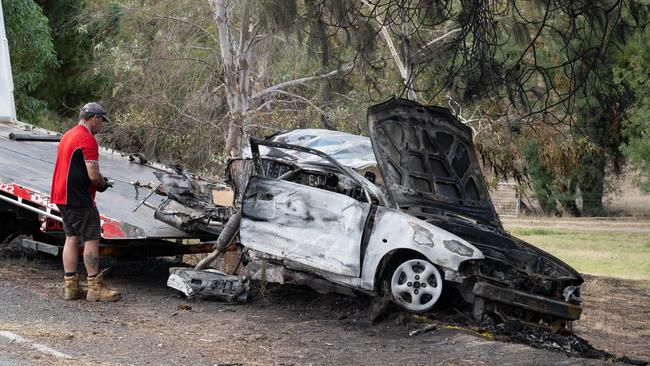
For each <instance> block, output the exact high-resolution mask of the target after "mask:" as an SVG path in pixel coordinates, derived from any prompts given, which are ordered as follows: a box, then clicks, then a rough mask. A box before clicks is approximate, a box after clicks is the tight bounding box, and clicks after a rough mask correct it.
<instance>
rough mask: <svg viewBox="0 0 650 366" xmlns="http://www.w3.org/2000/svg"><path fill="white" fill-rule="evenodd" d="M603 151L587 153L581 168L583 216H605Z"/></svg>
mask: <svg viewBox="0 0 650 366" xmlns="http://www.w3.org/2000/svg"><path fill="white" fill-rule="evenodd" d="M603 155H604V154H603V152H602V151H591V152H585V154H584V156H583V157H582V164H581V167H580V191H581V192H582V214H583V215H584V216H604V215H605V214H606V211H605V207H604V206H603V187H604V185H605V157H604V156H603Z"/></svg>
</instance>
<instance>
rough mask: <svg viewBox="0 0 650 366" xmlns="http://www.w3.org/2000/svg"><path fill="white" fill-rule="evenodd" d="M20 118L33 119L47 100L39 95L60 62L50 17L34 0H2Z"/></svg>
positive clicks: (15, 96)
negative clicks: (3, 0) (46, 80)
mask: <svg viewBox="0 0 650 366" xmlns="http://www.w3.org/2000/svg"><path fill="white" fill-rule="evenodd" d="M2 5H3V11H4V15H5V27H6V32H7V39H8V41H9V52H10V56H11V64H12V72H13V80H14V89H15V91H14V99H15V101H16V111H17V114H18V118H19V119H21V120H23V121H28V122H30V121H31V122H33V121H35V120H36V118H37V116H38V114H39V113H40V112H41V111H42V110H43V109H45V108H46V106H47V103H46V102H45V101H44V100H42V99H39V98H38V97H36V95H38V94H39V90H38V89H39V88H41V87H42V82H43V80H44V79H45V78H46V76H47V74H48V73H50V72H51V71H52V70H53V69H55V68H56V67H57V66H58V62H57V59H56V54H55V51H54V45H53V43H52V35H51V31H50V27H49V25H48V20H47V18H46V17H45V16H44V15H43V11H42V9H41V8H40V7H39V6H38V5H37V4H36V3H35V2H34V1H33V0H12V1H5V2H3V4H2Z"/></svg>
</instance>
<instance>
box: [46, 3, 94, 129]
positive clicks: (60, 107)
mask: <svg viewBox="0 0 650 366" xmlns="http://www.w3.org/2000/svg"><path fill="white" fill-rule="evenodd" d="M36 2H37V3H38V4H39V5H40V6H41V7H42V8H43V13H44V15H45V16H46V17H47V18H48V20H49V24H50V26H51V28H52V36H53V43H54V49H55V50H56V54H57V58H58V60H59V62H60V67H59V68H58V69H56V70H52V71H50V72H48V73H47V75H46V76H45V79H44V80H43V83H42V86H41V87H40V88H39V89H38V90H37V91H36V95H37V96H38V98H39V99H42V100H44V101H46V102H47V105H48V109H50V110H52V111H55V112H56V113H58V114H60V115H63V116H65V117H68V118H71V117H76V116H77V114H78V109H77V107H79V106H80V105H82V104H85V103H87V102H88V101H90V100H95V99H98V97H99V95H98V94H99V93H98V91H99V90H101V88H102V87H103V83H104V82H105V81H104V79H103V78H102V77H100V76H99V75H95V74H93V72H92V63H91V61H92V56H93V54H92V39H93V38H95V37H96V36H97V35H96V34H91V33H88V32H84V31H83V30H82V29H80V28H79V27H78V25H79V17H80V16H81V14H82V10H83V6H82V0H36ZM45 122H46V121H44V120H41V121H40V123H45Z"/></svg>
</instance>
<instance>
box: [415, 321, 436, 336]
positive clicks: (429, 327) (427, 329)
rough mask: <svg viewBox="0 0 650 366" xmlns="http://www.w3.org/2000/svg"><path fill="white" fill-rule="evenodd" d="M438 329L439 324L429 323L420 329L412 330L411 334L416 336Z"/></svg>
mask: <svg viewBox="0 0 650 366" xmlns="http://www.w3.org/2000/svg"><path fill="white" fill-rule="evenodd" d="M436 329H438V326H437V325H436V324H429V325H427V326H426V327H424V328H420V329H416V330H412V331H410V332H409V336H411V337H415V336H418V335H420V334H424V333H427V332H430V331H432V330H436Z"/></svg>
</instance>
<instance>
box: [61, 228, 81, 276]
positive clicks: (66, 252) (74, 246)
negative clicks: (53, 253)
mask: <svg viewBox="0 0 650 366" xmlns="http://www.w3.org/2000/svg"><path fill="white" fill-rule="evenodd" d="M78 264H79V237H78V236H66V238H65V244H64V245H63V270H64V271H65V272H66V273H74V272H77V266H78Z"/></svg>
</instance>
